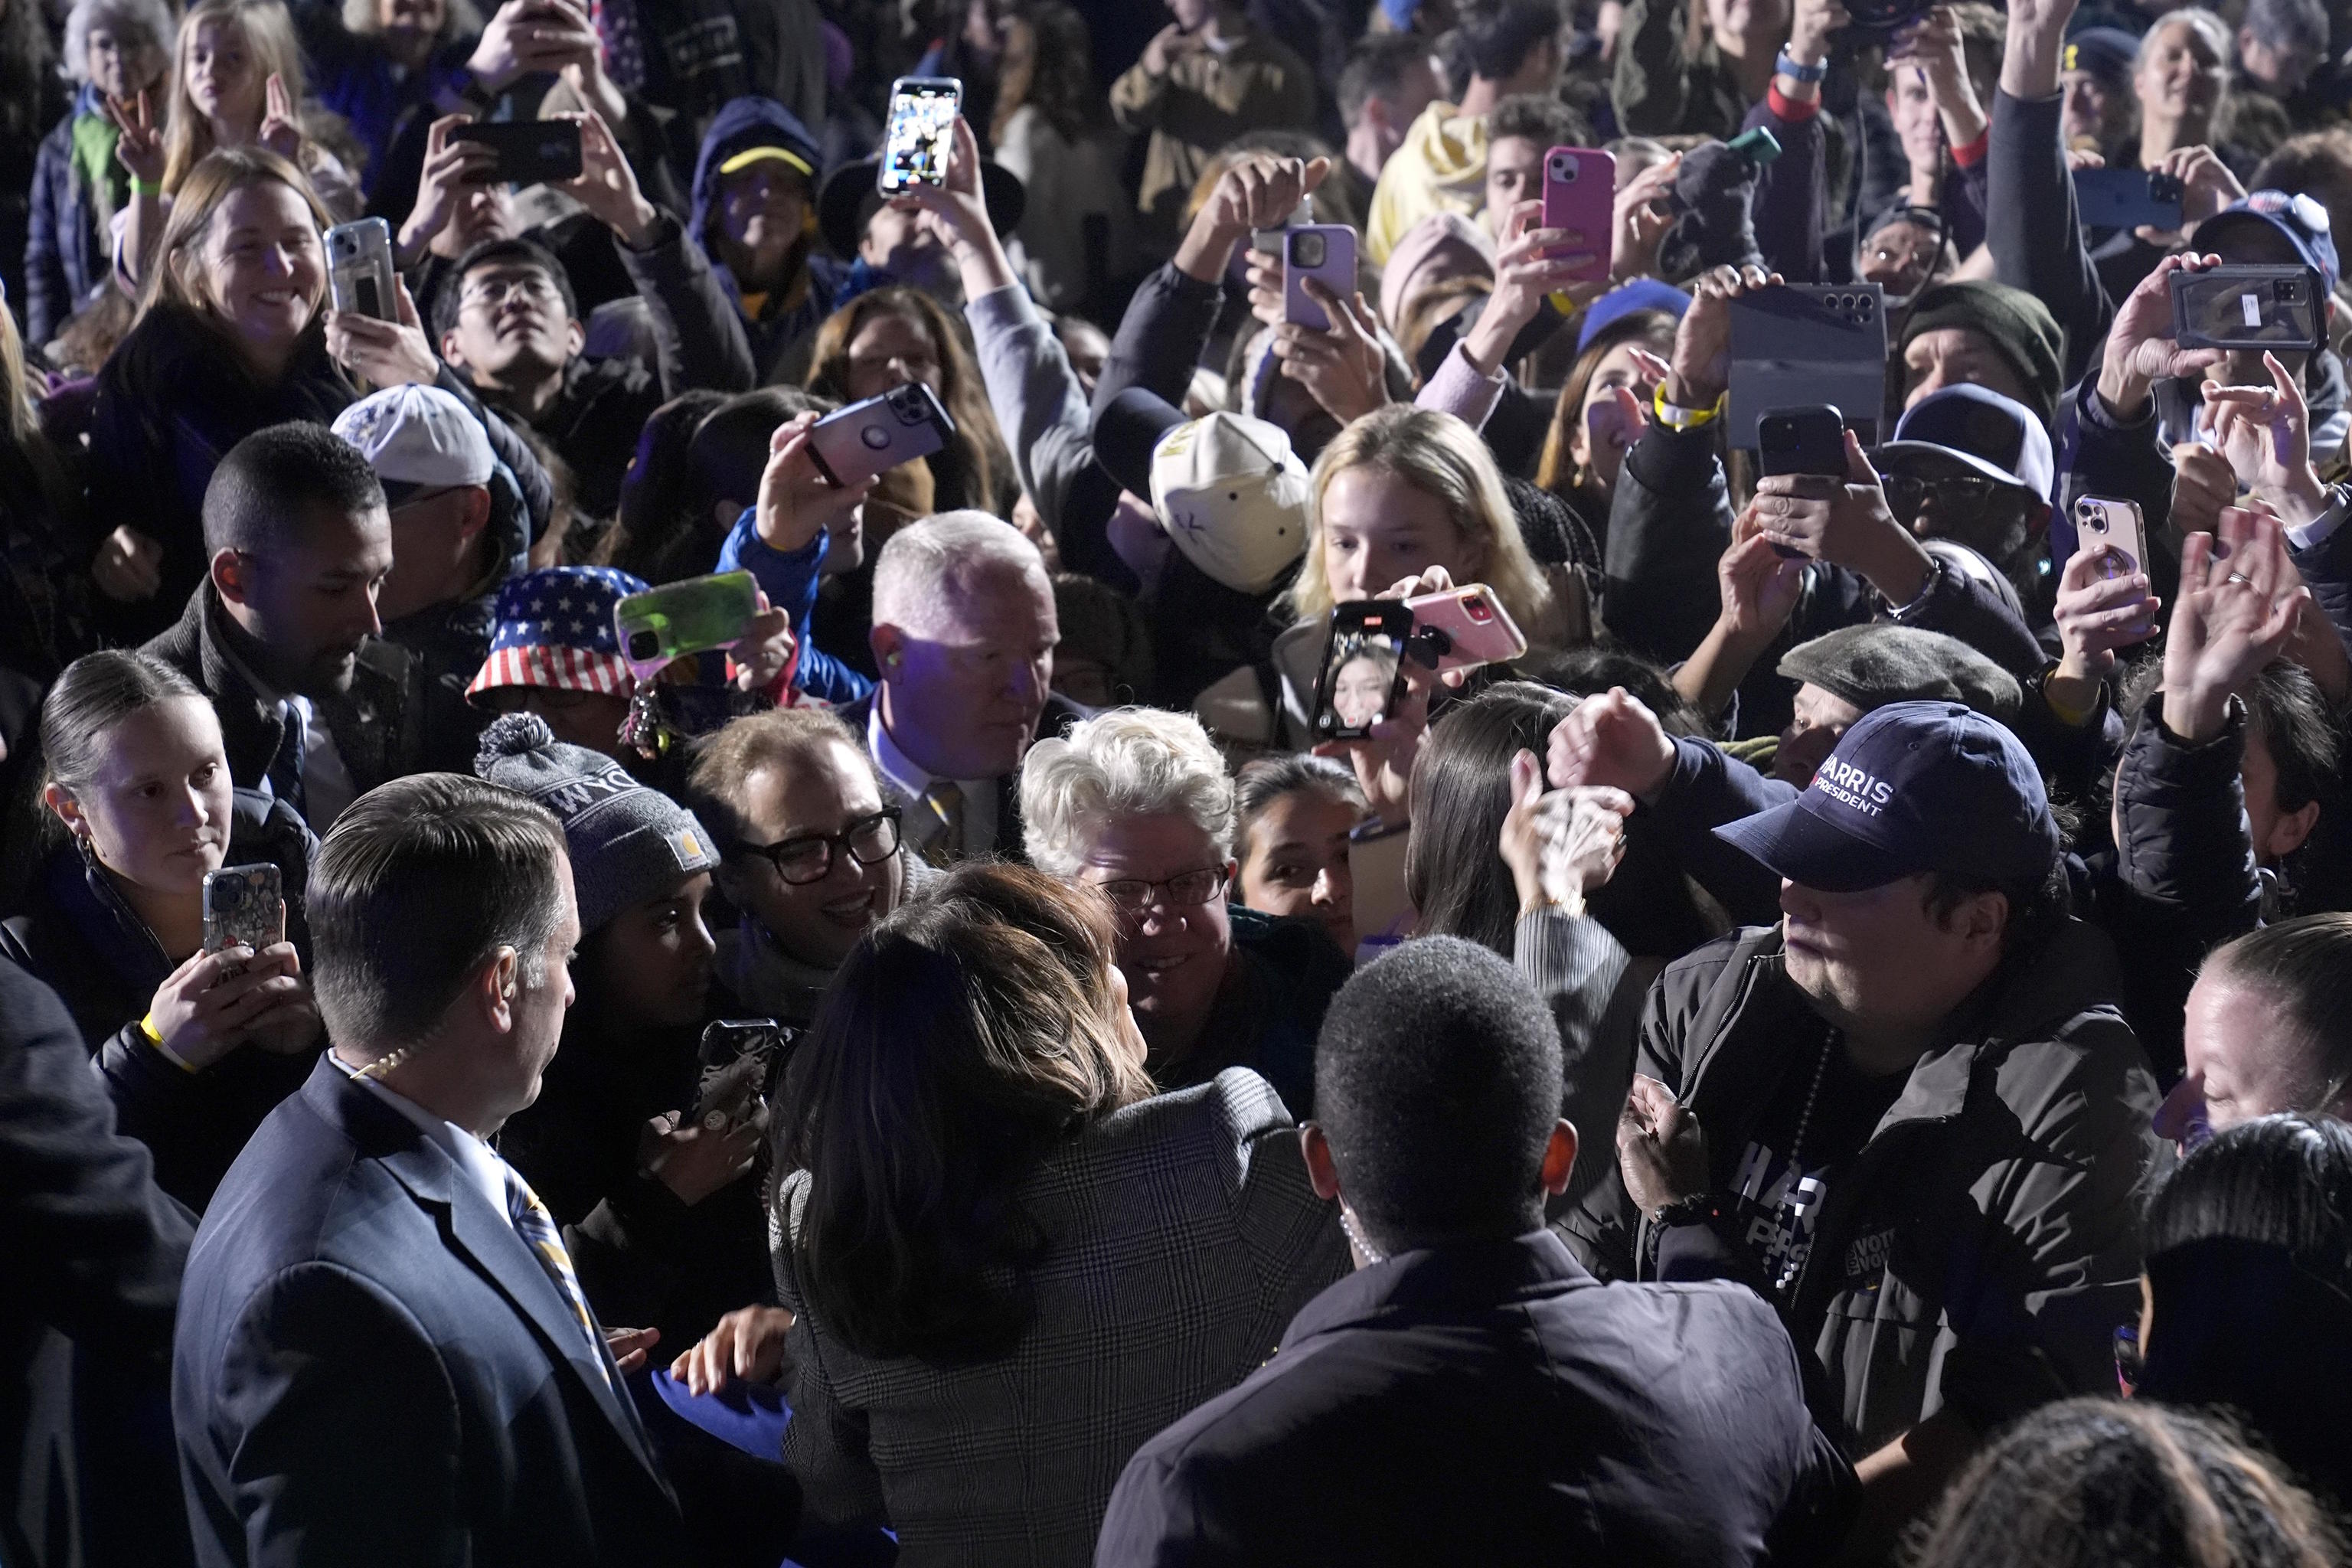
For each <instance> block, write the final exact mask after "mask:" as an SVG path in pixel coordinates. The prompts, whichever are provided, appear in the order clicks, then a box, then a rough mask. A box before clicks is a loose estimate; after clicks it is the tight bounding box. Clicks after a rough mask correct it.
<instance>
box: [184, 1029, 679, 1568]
mask: <svg viewBox="0 0 2352 1568" xmlns="http://www.w3.org/2000/svg"><path fill="white" fill-rule="evenodd" d="M599 1353H601V1352H593V1351H592V1350H591V1348H590V1347H589V1345H588V1343H587V1342H586V1337H585V1336H584V1335H583V1334H582V1332H581V1331H580V1328H579V1325H578V1323H577V1322H576V1321H574V1320H573V1318H572V1314H571V1311H570V1309H569V1308H568V1307H567V1306H566V1305H565V1303H564V1301H563V1299H562V1295H561V1294H560V1293H559V1292H558V1290H557V1289H556V1287H555V1286H554V1284H553V1283H552V1282H551V1280H550V1279H549V1278H548V1276H547V1274H546V1273H545V1271H544V1270H542V1269H541V1267H540V1265H539V1263H538V1262H537V1261H536V1260H535V1259H534V1258H532V1256H531V1254H530V1250H529V1248H528V1247H526V1246H525V1245H524V1243H523V1240H522V1238H521V1237H520V1236H519V1235H518V1234H517V1233H516V1231H515V1229H514V1226H513V1225H512V1223H511V1222H510V1221H509V1219H508V1217H507V1215H506V1214H505V1213H504V1212H503V1211H502V1210H500V1209H497V1208H493V1207H492V1206H491V1205H490V1203H489V1200H488V1197H487V1196H486V1195H485V1194H483V1193H482V1192H481V1191H480V1189H479V1188H478V1187H477V1186H476V1185H475V1184H474V1182H473V1180H472V1178H471V1177H470V1176H469V1175H468V1174H467V1173H466V1172H465V1171H463V1170H461V1169H460V1168H459V1167H458V1165H457V1163H456V1162H455V1161H454V1160H452V1159H451V1158H450V1157H449V1155H448V1154H446V1152H443V1151H442V1149H441V1148H440V1146H439V1145H437V1144H436V1143H435V1142H432V1141H431V1140H430V1139H428V1138H426V1137H425V1134H424V1133H423V1132H422V1131H419V1130H418V1129H417V1127H416V1125H415V1123H414V1122H412V1121H409V1120H408V1119H407V1118H406V1117H404V1116H403V1115H402V1114H401V1113H400V1112H399V1111H398V1110H395V1109H394V1108H393V1107H392V1106H389V1105H386V1104H384V1103H383V1101H382V1100H380V1099H378V1098H376V1096H375V1095H374V1093H373V1091H372V1090H370V1089H367V1088H366V1087H365V1086H363V1085H362V1084H359V1083H356V1082H354V1081H352V1079H350V1078H348V1077H346V1076H345V1074H344V1073H343V1071H342V1069H341V1068H338V1067H337V1066H336V1065H335V1064H334V1063H333V1061H332V1060H331V1059H322V1060H321V1061H320V1063H319V1066H318V1068H317V1069H316V1070H315V1071H314V1072H313V1073H312V1074H311V1076H310V1081H309V1082H308V1083H306V1084H305V1085H303V1087H302V1090H301V1092H300V1093H299V1094H297V1095H295V1096H293V1097H292V1098H291V1099H289V1100H287V1101H286V1102H285V1103H284V1104H283V1105H280V1106H279V1107H278V1109H277V1110H275V1111H273V1112H271V1113H270V1116H269V1119H268V1121H265V1122H263V1123H262V1125H261V1130H260V1131H258V1132H257V1133H255V1134H254V1137H253V1142H251V1143H250V1144H248V1145H247V1148H246V1151H245V1152H244V1154H243V1155H241V1156H240V1157H239V1158H238V1160H237V1162H236V1165H235V1166H234V1167H233V1168H231V1170H230V1171H229V1173H228V1177H227V1179H226V1181H224V1182H223V1183H222V1184H221V1187H220V1191H219V1192H218V1193H217V1194H215V1196H214V1199H213V1204H212V1207H211V1209H210V1210H209V1211H208V1212H207V1214H206V1215H205V1223H204V1225H203V1226H201V1227H200V1228H199V1229H198V1231H197V1233H196V1242H195V1247H194V1250H193V1251H192V1252H191V1253H190V1255H189V1258H188V1274H187V1282H186V1287H185V1289H184V1292H183V1294H182V1297H181V1303H180V1321H179V1329H178V1332H177V1335H176V1337H175V1339H174V1342H173V1369H172V1415H173V1425H174V1426H176V1427H177V1428H178V1433H179V1445H180V1463H181V1473H182V1476H183V1478H184V1482H185V1488H186V1492H187V1503H188V1514H189V1522H190V1525H191V1528H192V1529H193V1531H194V1534H195V1539H196V1560H197V1562H198V1563H202V1564H205V1565H206V1568H214V1565H221V1568H226V1565H228V1564H245V1563H254V1564H263V1563H269V1564H275V1563H334V1564H336V1568H366V1565H368V1564H373V1563H381V1564H383V1565H384V1568H425V1565H427V1564H442V1563H446V1564H451V1565H453V1568H454V1565H456V1564H461V1563H464V1564H490V1563H498V1564H511V1565H522V1564H532V1563H546V1564H551V1565H553V1564H564V1565H566V1568H592V1565H594V1564H603V1563H610V1564H614V1565H616V1568H617V1565H621V1564H628V1565H632V1568H636V1565H646V1568H653V1565H658V1564H666V1563H680V1562H682V1561H684V1559H685V1556H686V1551H685V1547H684V1543H683V1542H682V1540H681V1531H682V1528H683V1527H682V1524H681V1521H680V1517H679V1510H678V1505H677V1500H676V1498H675V1497H674V1496H673V1494H672V1493H671V1491H670V1489H669V1484H668V1482H667V1480H666V1479H664V1477H663V1475H662V1473H661V1470H660V1468H659V1467H658V1464H657V1462H656V1459H655V1458H654V1457H653V1454H652V1450H651V1448H650V1447H649V1446H648V1444H647V1441H646V1433H645V1429H644V1427H643V1426H640V1425H639V1423H638V1420H637V1415H636V1412H635V1409H634V1408H633V1407H632V1406H631V1405H630V1404H629V1402H628V1398H627V1395H626V1394H625V1393H622V1394H615V1393H614V1390H613V1389H612V1388H611V1387H610V1386H609V1385H608V1384H607V1383H606V1381H605V1377H604V1373H602V1372H601V1371H600V1370H599V1369H598V1366H597V1364H596V1362H595V1360H594V1359H592V1358H593V1357H594V1356H595V1355H597V1354H599ZM606 1364H608V1365H609V1364H610V1363H609V1358H607V1361H606Z"/></svg>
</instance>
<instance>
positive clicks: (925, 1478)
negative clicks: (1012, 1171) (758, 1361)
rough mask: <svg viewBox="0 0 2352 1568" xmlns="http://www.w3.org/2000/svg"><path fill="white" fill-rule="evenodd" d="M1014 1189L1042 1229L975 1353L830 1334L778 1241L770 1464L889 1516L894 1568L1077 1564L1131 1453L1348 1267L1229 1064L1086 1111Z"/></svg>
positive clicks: (817, 1495)
mask: <svg viewBox="0 0 2352 1568" xmlns="http://www.w3.org/2000/svg"><path fill="white" fill-rule="evenodd" d="M808 1180H809V1178H808V1175H807V1173H804V1172H803V1173H796V1174H794V1175H793V1176H790V1177H788V1178H786V1180H785V1182H784V1184H783V1188H782V1200H783V1201H782V1203H780V1204H779V1205H776V1206H777V1210H778V1212H780V1213H784V1214H789V1215H791V1216H792V1224H793V1226H794V1228H795V1230H797V1228H798V1226H799V1223H800V1216H801V1214H802V1212H803V1206H804V1205H805V1202H806V1199H807V1190H808ZM1021 1201H1022V1203H1023V1204H1024V1206H1025V1207H1026V1208H1027V1210H1028V1212H1029V1213H1030V1215H1032V1216H1033V1217H1034V1219H1035V1220H1036V1222H1037V1223H1038V1225H1039V1227H1040V1228H1041V1230H1042V1231H1043V1233H1044V1234H1045V1236H1046V1237H1048V1238H1049V1241H1048V1248H1047V1251H1046V1252H1045V1257H1044V1258H1043V1260H1042V1261H1041V1262H1039V1263H1038V1264H1036V1265H1034V1267H1033V1268H1032V1270H1031V1272H1030V1274H1029V1277H1028V1278H1029V1285H1030V1287H1031V1290H1032V1292H1033V1295H1034V1303H1035V1312H1034V1317H1033V1318H1032V1320H1031V1321H1030V1323H1029V1326H1028V1328H1027V1329H1026V1331H1024V1333H1023V1334H1022V1336H1021V1338H1020V1340H1019V1341H1018V1342H1016V1343H1015V1344H1014V1345H1013V1348H1012V1349H1011V1350H1010V1351H1009V1352H1006V1353H1004V1354H1003V1355H1001V1356H999V1357H997V1358H995V1359H993V1360H991V1361H986V1362H982V1363H977V1364H965V1365H961V1366H956V1367H943V1366H937V1365H932V1364H930V1363H924V1362H919V1361H915V1360H912V1359H899V1360H892V1361H874V1360H870V1359H868V1358H866V1357H864V1356H861V1355H858V1354H856V1352H852V1351H850V1350H848V1349H846V1348H845V1347H844V1346H843V1344H842V1343H841V1342H840V1341H839V1340H837V1339H835V1337H834V1336H833V1335H832V1334H830V1333H829V1332H827V1331H826V1330H825V1328H824V1325H823V1324H822V1323H820V1322H818V1321H816V1320H815V1319H814V1317H813V1316H812V1315H810V1314H809V1313H808V1312H807V1311H806V1310H804V1308H803V1298H802V1294H801V1290H800V1288H799V1283H798V1281H797V1279H795V1276H794V1266H793V1258H792V1252H791V1248H790V1247H784V1246H779V1247H777V1248H776V1275H777V1282H778V1289H779V1290H780V1291H781V1293H782V1301H783V1304H784V1305H785V1306H787V1307H789V1308H791V1309H793V1310H794V1311H795V1312H798V1313H799V1314H800V1321H799V1322H798V1323H797V1324H795V1325H794V1327H793V1331H792V1337H791V1351H792V1359H793V1373H792V1380H793V1381H792V1406H793V1421H792V1425H791V1426H790V1427H788V1428H787V1429H786V1431H785V1435H784V1458H785V1460H786V1462H787V1463H788V1464H789V1465H790V1466H791V1468H792V1470H793V1474H794V1475H795V1476H797V1477H798V1478H799V1479H800V1482H801V1486H802V1489H803V1496H804V1500H805V1502H804V1506H805V1509H806V1515H805V1518H806V1520H807V1521H808V1522H809V1523H811V1524H815V1525H819V1526H824V1527H830V1526H839V1525H851V1524H858V1523H887V1525H889V1526H890V1528H891V1529H893V1530H894V1531H897V1532H898V1551H899V1556H898V1561H899V1563H901V1565H902V1568H924V1565H927V1564H934V1563H988V1564H1010V1563H1029V1564H1041V1565H1042V1564H1059V1563H1069V1564H1085V1563H1089V1562H1091V1561H1092V1558H1093V1554H1094V1545H1095V1536H1096V1533H1097V1531H1099V1529H1100V1528H1101V1525H1102V1518H1103V1510H1104V1508H1105V1507H1106V1505H1107V1504H1108V1502H1109V1500H1110V1492H1111V1488H1112V1486H1113V1485H1114V1484H1116V1483H1117V1481H1118V1476H1119V1471H1120V1470H1121V1469H1122V1468H1124V1467H1125V1466H1126V1464H1127V1461H1128V1459H1129V1457H1130V1456H1131V1455H1132V1454H1133V1453H1134V1452H1135V1450H1136V1449H1137V1448H1139V1447H1141V1446H1142V1444H1143V1443H1144V1441H1145V1439H1147V1438H1149V1437H1150V1436H1152V1435H1153V1434H1154V1433H1157V1432H1158V1431H1159V1430H1160V1428H1161V1427H1163V1426H1168V1425H1169V1424H1170V1423H1171V1422H1173V1421H1174V1420H1175V1419H1176V1418H1177V1417H1179V1416H1181V1415H1184V1414H1185V1413H1186V1412H1187V1411H1189V1410H1191V1409H1192V1407H1193V1406H1195V1405H1199V1404H1201V1403H1202V1402H1203V1401H1204V1400H1207V1399H1209V1398H1210V1397H1212V1396H1213V1395H1214V1394H1222V1393H1223V1392H1224V1391H1225V1390H1226V1389H1228V1388H1231V1387H1233V1386H1234V1384H1237V1383H1239V1382H1240V1381H1241V1380H1242V1378H1243V1377H1244V1376H1246V1375H1247V1374H1248V1373H1251V1372H1252V1371H1254V1370H1255V1369H1256V1368H1257V1367H1258V1366H1259V1365H1260V1364H1261V1363H1264V1362H1265V1359H1266V1358H1267V1357H1268V1356H1270V1355H1272V1354H1273V1353H1274V1350H1275V1347H1276V1344H1277V1343H1278V1342H1280V1340H1281V1338H1282V1333H1283V1330H1284V1328H1285V1327H1286V1325H1287V1324H1288V1323H1289V1321H1290V1319H1291V1316H1292V1314H1294V1313H1295V1312H1297V1310H1298V1309H1299V1308H1300V1307H1302V1306H1304V1305H1305V1304H1306V1303H1307V1301H1308V1300H1311V1299H1312V1298H1313V1297H1314V1296H1315V1295H1316V1293H1317V1292H1318V1291H1319V1290H1321V1289H1323V1288H1324V1287H1325V1286H1326V1285H1328V1284H1330V1283H1331V1282H1332V1281H1333V1280H1334V1279H1339V1277H1340V1276H1341V1275H1343V1274H1345V1273H1346V1272H1347V1271H1348V1267H1349V1258H1348V1248H1347V1242H1346V1240H1345V1239H1344V1238H1343V1237H1342V1236H1341V1234H1340V1231H1339V1218H1338V1209H1337V1207H1336V1205H1330V1204H1327V1203H1324V1202H1322V1201H1320V1200H1318V1198H1317V1197H1316V1196H1315V1194H1314V1192H1313V1191H1312V1189H1310V1188H1309V1187H1308V1185H1307V1168H1306V1163H1305V1161H1304V1159H1303V1158H1302V1157H1301V1155H1300V1153H1299V1149H1298V1134H1297V1129H1296V1128H1295V1127H1294V1125H1293V1123H1292V1121H1291V1120H1290V1116H1289V1113H1288V1112H1287V1111H1286V1110H1284V1109H1283V1104H1282V1101H1281V1100H1280V1099H1279V1098H1278V1097H1277V1096H1276V1094H1275V1092H1274V1091H1273V1090H1272V1089H1269V1088H1268V1087H1267V1086H1266V1084H1265V1080H1264V1079H1260V1078H1259V1077H1258V1076H1257V1075H1256V1074H1255V1073H1253V1072H1250V1071H1248V1070H1247V1069H1245V1068H1229V1069H1228V1070H1226V1071H1225V1072H1223V1073H1221V1074H1219V1075H1218V1076H1217V1078H1216V1079H1215V1080H1214V1081H1213V1082H1211V1083H1205V1084H1201V1085H1198V1086H1196V1087H1194V1088H1192V1089H1183V1090H1180V1091H1178V1092H1176V1093H1173V1094H1163V1095H1160V1096H1157V1097H1155V1098H1153V1099H1150V1100H1144V1101H1142V1102H1141V1103H1139V1104H1136V1105H1132V1106H1129V1107H1128V1108H1127V1109H1125V1110H1120V1111H1118V1112H1116V1113H1114V1114H1112V1115H1110V1116H1108V1117H1106V1118H1104V1119H1103V1120H1102V1121H1099V1122H1097V1123H1096V1124H1095V1125H1094V1126H1092V1127H1090V1128H1088V1129H1087V1131H1084V1132H1082V1133H1080V1134H1078V1135H1077V1136H1076V1137H1075V1138H1073V1139H1072V1140H1071V1141H1070V1142H1068V1143H1067V1144H1066V1145H1064V1146H1063V1147H1062V1148H1061V1149H1059V1150H1058V1151H1056V1152H1054V1153H1053V1154H1051V1155H1049V1156H1048V1157H1047V1158H1046V1159H1045V1162H1044V1163H1043V1164H1042V1165H1041V1166H1040V1167H1039V1168H1038V1170H1037V1171H1036V1172H1034V1173H1033V1174H1032V1175H1031V1176H1030V1178H1029V1180H1028V1182H1027V1184H1025V1185H1024V1188H1023V1189H1022V1192H1021Z"/></svg>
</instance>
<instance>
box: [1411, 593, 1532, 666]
mask: <svg viewBox="0 0 2352 1568" xmlns="http://www.w3.org/2000/svg"><path fill="white" fill-rule="evenodd" d="M1404 607H1405V608H1406V609H1408V610H1411V611H1412V655H1413V657H1414V658H1418V659H1420V660H1421V661H1422V662H1423V664H1425V665H1427V666H1429V668H1432V669H1434V670H1437V671H1439V672H1441V673H1442V672H1444V671H1445V670H1449V669H1472V668H1476V667H1477V666H1479V665H1482V664H1502V663H1505V662H1507V661H1508V660H1511V659H1515V658H1518V657H1519V656H1520V655H1521V654H1524V653H1526V652H1527V651H1528V639H1527V637H1526V636H1525V635H1524V634H1523V633H1521V632H1520V630H1519V628H1518V626H1517V624H1516V623H1514V622H1513V621H1512V619H1511V614H1510V612H1509V611H1508V610H1506V609H1505V608H1503V605H1502V603H1501V601H1499V600H1498V599H1496V597H1495V591H1494V590H1493V589H1492V588H1489V587H1488V586H1486V584H1484V583H1472V584H1469V585H1468V586H1466V587H1461V588H1450V589H1448V590H1446V591H1445V592H1444V593H1442V594H1423V595H1422V596H1421V597H1420V598H1418V599H1407V600H1406V601H1405V602H1404Z"/></svg>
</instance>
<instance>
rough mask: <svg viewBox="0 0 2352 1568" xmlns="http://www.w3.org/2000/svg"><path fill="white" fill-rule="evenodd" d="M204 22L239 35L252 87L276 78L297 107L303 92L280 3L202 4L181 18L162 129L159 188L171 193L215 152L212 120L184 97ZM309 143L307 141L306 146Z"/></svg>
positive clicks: (215, 0) (297, 47)
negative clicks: (250, 69) (250, 66)
mask: <svg viewBox="0 0 2352 1568" xmlns="http://www.w3.org/2000/svg"><path fill="white" fill-rule="evenodd" d="M208 22H216V23H219V24H221V25H222V26H225V27H233V28H235V29H236V32H237V33H239V34H240V35H242V36H243V37H244V39H245V47H246V52H247V54H249V55H251V56H252V57H253V79H254V80H255V81H256V82H257V83H261V84H264V85H265V87H266V84H267V83H268V80H269V79H270V78H271V77H272V76H275V77H277V78H278V80H279V81H280V82H281V83H283V84H284V85H285V88H286V98H287V100H288V101H289V103H291V104H293V105H294V106H295V107H296V108H297V109H299V107H300V106H301V102H302V96H303V93H304V91H305V90H306V84H305V82H304V79H303V76H302V46H301V44H300V42H299V40H298V39H297V38H296V37H295V36H294V19H293V18H292V17H291V16H288V15H287V13H286V7H285V5H283V4H282V3H281V0H204V4H202V5H198V6H196V7H195V8H194V10H192V11H190V12H189V13H188V14H187V16H185V17H184V18H183V19H182V20H181V23H180V37H179V41H178V43H177V45H176V46H175V47H173V50H172V82H171V88H170V101H171V112H170V113H169V114H168V115H167V116H166V117H165V121H164V129H163V189H164V191H165V192H166V193H167V194H170V195H178V193H179V189H180V185H181V183H182V182H183V181H184V180H186V179H187V177H188V175H189V174H190V173H191V172H193V171H194V168H195V166H196V165H197V164H198V163H202V162H203V161H204V159H205V155H206V154H207V153H211V152H213V151H214V150H215V149H214V145H213V128H212V122H211V121H208V120H206V119H205V111H204V110H201V109H198V108H197V107H196V100H194V99H193V98H190V97H189V96H188V51H189V50H190V49H193V48H194V47H195V38H196V31H197V29H198V28H200V27H202V26H205V24H206V23H208ZM266 112H267V111H266V110H265V113H266ZM258 128H259V127H258V125H257V126H256V129H257V130H258ZM308 141H309V139H308V138H307V137H306V138H305V139H304V142H305V145H306V146H307V145H308Z"/></svg>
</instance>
